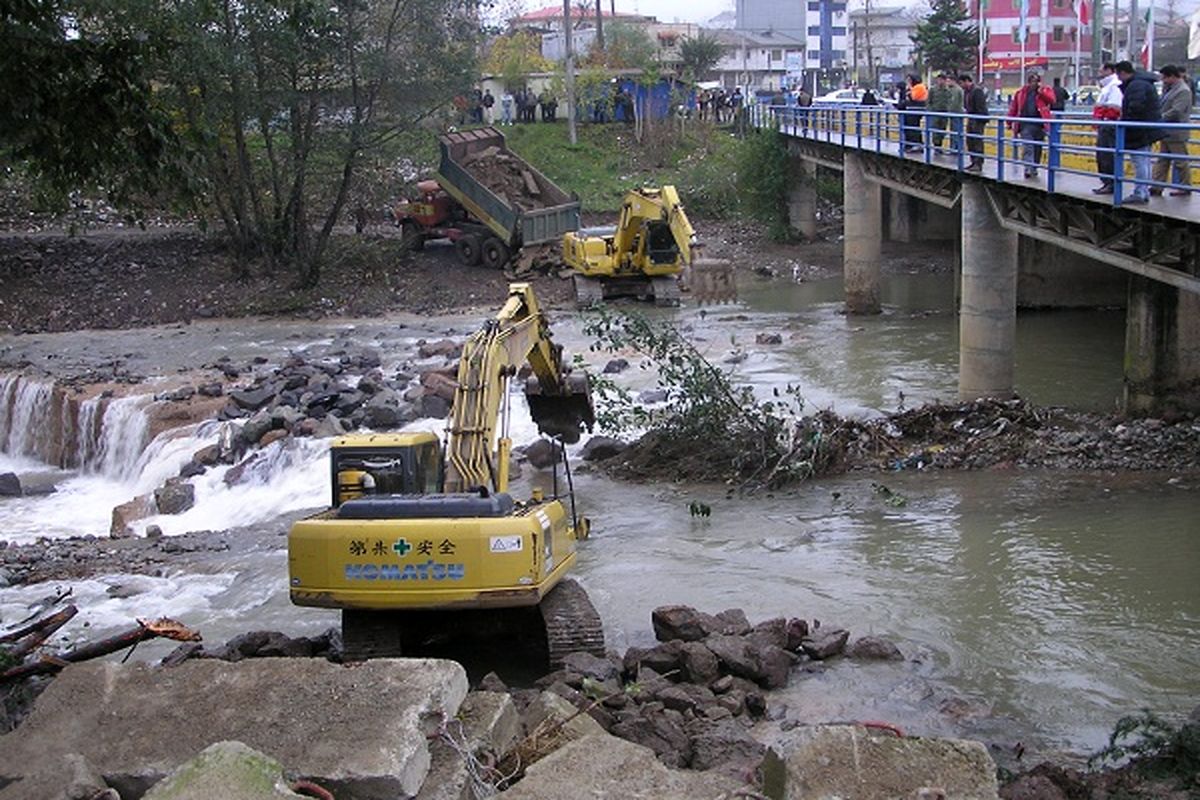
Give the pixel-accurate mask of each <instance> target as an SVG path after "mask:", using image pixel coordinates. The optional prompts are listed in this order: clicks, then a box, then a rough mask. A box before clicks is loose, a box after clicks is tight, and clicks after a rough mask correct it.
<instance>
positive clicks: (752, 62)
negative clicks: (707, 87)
mask: <svg viewBox="0 0 1200 800" xmlns="http://www.w3.org/2000/svg"><path fill="white" fill-rule="evenodd" d="M706 32H707V33H708V34H709V35H710V36H712V37H713V38H715V39H716V40H717V41H718V42H720V43H721V45H722V47H723V48H724V51H725V55H724V56H723V57H722V58H721V60H720V61H719V62H717V66H716V68H715V69H714V70H713V72H715V73H716V75H717V80H719V81H720V82H721V84H722V85H723V86H725V87H726V88H728V89H732V88H733V87H734V86H742V87H745V88H746V90H747V91H752V90H754V89H781V88H783V87H785V86H790V85H793V84H795V83H798V82H799V80H800V75H801V71H802V69H803V63H804V60H803V56H804V41H803V40H802V39H800V38H798V37H795V36H788V35H787V34H783V33H777V32H775V31H764V32H761V33H752V32H749V31H743V30H735V31H730V30H710V31H706Z"/></svg>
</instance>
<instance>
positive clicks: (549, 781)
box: [501, 736, 738, 800]
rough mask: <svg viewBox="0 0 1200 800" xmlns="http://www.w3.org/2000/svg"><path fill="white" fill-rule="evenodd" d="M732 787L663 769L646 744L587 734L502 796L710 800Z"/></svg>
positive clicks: (524, 799) (523, 799)
mask: <svg viewBox="0 0 1200 800" xmlns="http://www.w3.org/2000/svg"><path fill="white" fill-rule="evenodd" d="M736 788H738V784H737V783H735V782H733V781H730V780H729V779H727V778H724V777H719V776H713V775H698V774H694V773H689V772H679V771H675V770H671V769H668V768H667V767H665V766H663V765H662V764H661V763H659V761H658V760H657V759H656V758H655V757H654V753H653V752H652V751H651V750H648V749H647V748H645V747H639V746H638V745H636V744H632V743H630V742H625V741H622V740H620V739H617V738H614V737H612V736H588V737H586V738H583V739H580V740H578V741H574V742H571V743H570V744H567V745H566V746H565V747H562V748H560V749H558V750H556V751H555V752H553V753H551V754H550V755H548V756H546V757H545V758H543V759H542V760H541V761H539V762H538V763H536V764H534V765H533V766H531V767H530V768H529V769H528V770H527V771H526V773H525V778H524V779H523V780H522V781H521V782H520V783H518V784H517V785H516V786H514V787H512V788H511V789H509V790H508V791H506V792H504V793H503V794H502V795H501V797H503V798H504V800H563V798H585V797H587V798H629V800H635V798H645V799H646V800H651V798H652V799H653V800H698V799H699V798H703V799H704V800H709V799H710V798H712V799H713V800H715V798H718V797H719V796H720V795H721V793H722V792H728V793H732V792H733V791H734V790H735V789H736Z"/></svg>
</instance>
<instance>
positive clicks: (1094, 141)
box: [750, 105, 1200, 206]
mask: <svg viewBox="0 0 1200 800" xmlns="http://www.w3.org/2000/svg"><path fill="white" fill-rule="evenodd" d="M750 117H751V124H753V125H755V126H756V127H776V128H780V129H782V130H783V131H784V132H785V133H788V134H790V135H793V136H798V137H801V138H806V139H813V140H815V141H823V142H829V143H832V144H837V145H840V146H842V147H852V148H855V149H859V150H868V151H873V152H878V153H891V154H895V155H899V156H901V157H905V156H909V155H910V154H915V155H916V156H917V157H918V158H922V159H923V160H924V161H925V162H926V163H931V164H932V163H936V164H937V165H939V166H942V167H946V166H949V165H948V164H947V162H946V161H945V160H944V158H947V157H948V158H951V159H953V160H954V161H953V167H954V168H955V169H957V170H959V171H963V172H969V171H971V170H969V169H968V167H969V166H970V159H971V156H972V153H971V152H970V149H969V148H970V145H971V144H972V143H975V144H978V145H982V147H981V148H980V150H981V152H977V153H976V154H975V155H977V156H979V157H982V159H983V163H984V164H987V163H989V162H990V163H991V164H993V165H994V167H995V178H996V179H997V180H1000V181H1003V180H1005V179H1006V175H1008V173H1009V172H1010V171H1011V170H1022V169H1023V170H1026V171H1027V173H1028V171H1030V170H1039V171H1040V170H1042V169H1044V170H1046V188H1047V190H1048V191H1051V192H1053V191H1055V189H1056V184H1057V183H1058V179H1059V178H1060V176H1062V175H1064V174H1069V175H1084V176H1088V177H1093V178H1097V179H1100V178H1104V177H1107V178H1109V179H1110V180H1111V181H1112V195H1113V205H1114V206H1120V205H1122V204H1124V203H1127V202H1129V201H1130V198H1131V197H1134V195H1135V192H1134V190H1135V189H1136V187H1137V185H1138V184H1142V185H1144V186H1146V187H1147V190H1150V189H1158V190H1160V191H1164V192H1165V191H1195V192H1200V185H1196V184H1183V183H1175V182H1173V181H1172V179H1176V180H1178V178H1179V177H1181V175H1183V176H1186V175H1188V174H1190V175H1191V179H1192V180H1193V181H1200V124H1192V123H1165V122H1149V123H1145V122H1129V121H1114V122H1108V121H1102V120H1097V119H1093V118H1092V117H1090V116H1086V115H1083V114H1078V113H1065V114H1057V115H1055V116H1053V117H1051V118H1050V119H1037V120H1031V119H1028V118H1022V117H1009V116H988V117H974V116H970V115H967V114H963V113H947V112H938V111H929V110H927V109H905V110H900V109H895V108H889V107H884V106H859V105H844V106H754V107H752V108H751V109H750ZM942 120H945V125H944V127H942V122H941V121H942ZM971 121H975V122H977V123H978V122H980V121H982V122H984V123H985V127H984V131H983V132H982V133H978V132H973V131H971V130H970V127H969V125H968V123H969V122H971ZM1021 123H1032V124H1034V125H1038V124H1040V125H1042V126H1043V129H1044V136H1045V138H1044V139H1043V140H1041V141H1037V140H1035V139H1028V138H1022V137H1021V136H1020V135H1019V127H1018V131H1014V130H1013V129H1012V128H1013V125H1014V124H1016V125H1017V126H1019V125H1020V124H1021ZM1134 129H1160V130H1162V131H1164V132H1178V131H1183V132H1185V133H1186V135H1187V143H1186V145H1187V146H1186V148H1185V152H1183V153H1162V152H1159V149H1158V148H1154V147H1151V148H1150V149H1149V150H1147V149H1144V148H1143V149H1134V148H1130V147H1128V146H1127V145H1126V142H1127V137H1128V136H1129V134H1130V132H1131V131H1133V130H1134ZM1101 131H1110V132H1111V138H1112V144H1111V146H1110V145H1108V144H1106V143H1101V142H1100V141H1099V139H1100V132H1101ZM1105 138H1106V139H1107V138H1108V135H1107V134H1106V135H1105ZM935 142H940V143H941V144H940V146H939V145H938V144H935ZM1035 144H1036V145H1039V146H1040V147H1041V148H1044V150H1045V151H1046V160H1045V163H1040V161H1035V160H1033V152H1032V151H1033V145H1035ZM1026 149H1028V150H1029V151H1030V152H1029V153H1025V152H1022V151H1023V150H1026ZM1098 157H1111V158H1112V164H1113V169H1112V173H1111V174H1102V173H1101V172H1100V171H1099V169H1098V162H1097V158H1098ZM1160 159H1161V162H1159V160H1160ZM1139 161H1141V162H1142V164H1141V166H1142V169H1143V176H1141V177H1139V176H1138V175H1137V167H1138V162H1139ZM1151 162H1155V163H1162V164H1164V165H1165V166H1166V179H1165V180H1156V179H1154V177H1153V175H1152V174H1151V172H1150V170H1151V167H1150V166H1149V165H1150V163H1151ZM1160 177H1161V168H1160Z"/></svg>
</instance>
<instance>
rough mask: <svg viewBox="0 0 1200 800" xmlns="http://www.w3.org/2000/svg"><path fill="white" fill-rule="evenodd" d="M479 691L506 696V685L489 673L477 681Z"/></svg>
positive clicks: (497, 676)
mask: <svg viewBox="0 0 1200 800" xmlns="http://www.w3.org/2000/svg"><path fill="white" fill-rule="evenodd" d="M479 691H481V692H496V693H497V694H508V685H507V684H505V683H504V681H503V680H501V678H500V676H499V675H497V674H496V673H494V672H489V673H488V674H487V675H484V676H483V677H482V678H480V680H479Z"/></svg>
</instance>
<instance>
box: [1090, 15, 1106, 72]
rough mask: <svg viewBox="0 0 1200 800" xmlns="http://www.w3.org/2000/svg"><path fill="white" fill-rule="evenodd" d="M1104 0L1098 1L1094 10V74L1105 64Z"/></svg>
mask: <svg viewBox="0 0 1200 800" xmlns="http://www.w3.org/2000/svg"><path fill="white" fill-rule="evenodd" d="M1103 20H1104V0H1096V3H1095V8H1093V9H1092V73H1093V74H1095V73H1098V72H1099V71H1100V65H1101V64H1103V63H1104V23H1103Z"/></svg>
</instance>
